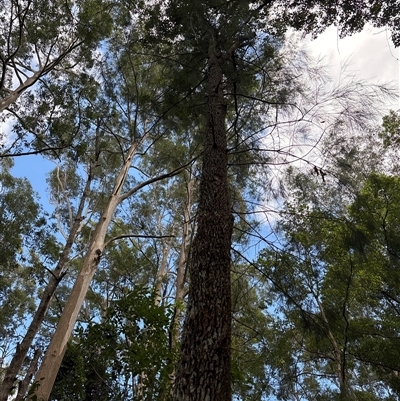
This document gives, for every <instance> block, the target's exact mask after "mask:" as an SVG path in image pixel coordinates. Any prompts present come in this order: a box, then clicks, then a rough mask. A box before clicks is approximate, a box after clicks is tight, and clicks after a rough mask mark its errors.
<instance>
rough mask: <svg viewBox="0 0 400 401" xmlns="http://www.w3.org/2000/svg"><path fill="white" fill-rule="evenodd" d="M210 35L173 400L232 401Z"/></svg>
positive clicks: (223, 201) (217, 100) (223, 197)
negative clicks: (187, 286) (197, 190)
mask: <svg viewBox="0 0 400 401" xmlns="http://www.w3.org/2000/svg"><path fill="white" fill-rule="evenodd" d="M215 40H216V32H211V33H210V38H209V50H208V93H209V94H208V111H207V128H206V133H205V136H206V137H205V149H204V156H203V168H202V175H201V180H200V193H199V206H198V217H197V222H198V226H197V233H196V236H195V239H194V241H193V246H192V253H191V258H190V260H189V266H188V267H189V274H190V289H189V298H188V306H187V313H186V318H185V322H184V325H183V332H182V348H181V358H180V361H179V363H178V367H177V372H176V382H175V391H174V400H175V401H207V400H209V401H214V400H215V401H230V400H231V381H230V358H231V296H230V291H231V288H230V287H231V284H230V247H231V236H232V227H233V217H232V214H231V208H230V202H229V195H228V179H227V163H228V155H227V138H226V128H225V117H226V103H225V99H224V93H223V88H222V87H223V70H222V67H223V65H222V63H223V62H225V61H226V59H225V57H221V56H219V57H218V54H217V49H216V48H215V44H214V43H215Z"/></svg>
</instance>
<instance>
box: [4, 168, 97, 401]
mask: <svg viewBox="0 0 400 401" xmlns="http://www.w3.org/2000/svg"><path fill="white" fill-rule="evenodd" d="M91 181H92V176H91V174H89V176H88V179H87V181H86V185H85V189H84V192H83V195H82V197H81V199H80V201H79V206H78V210H77V212H76V215H75V219H74V221H73V223H72V226H71V229H70V232H69V235H68V238H67V241H66V243H65V246H64V249H63V251H62V253H61V255H60V259H59V260H58V263H57V266H56V267H55V268H54V269H53V271H52V272H51V276H50V278H49V281H48V283H47V285H46V287H45V289H44V291H43V294H42V297H41V299H40V303H39V305H38V307H37V309H36V312H35V314H34V316H33V318H32V321H31V323H30V325H29V327H28V330H27V331H26V334H25V336H24V338H23V339H22V341H21V342H20V344H19V346H18V347H17V349H16V351H15V354H14V356H13V358H12V360H11V362H10V364H9V366H8V368H7V369H6V372H5V375H4V379H3V382H2V383H1V386H0V401H7V399H8V397H9V395H10V394H11V391H12V388H13V387H14V383H15V381H16V380H17V375H18V373H19V372H20V370H21V367H22V364H23V362H24V359H25V357H26V355H27V353H28V351H29V349H30V347H31V345H32V343H33V340H34V338H35V336H36V334H37V333H38V331H39V329H40V327H41V325H42V323H43V320H44V318H45V316H46V314H47V311H48V309H49V306H50V303H51V300H52V299H53V296H54V293H55V291H56V289H57V287H58V284H59V283H60V281H61V279H62V278H63V276H64V274H65V268H66V265H67V263H68V261H69V255H70V253H71V249H72V246H73V244H74V241H75V238H76V235H77V233H78V231H79V228H80V225H81V222H82V214H83V210H84V207H85V202H86V200H87V197H88V195H89V191H90V184H91Z"/></svg>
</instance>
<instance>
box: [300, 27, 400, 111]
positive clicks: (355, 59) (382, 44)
mask: <svg viewBox="0 0 400 401" xmlns="http://www.w3.org/2000/svg"><path fill="white" fill-rule="evenodd" d="M303 43H304V47H305V49H307V50H308V51H309V52H310V53H311V54H312V55H313V56H314V57H319V58H324V60H325V61H326V63H327V65H328V66H329V74H330V75H331V76H332V77H333V78H334V79H335V80H336V79H339V76H340V72H341V69H342V67H343V66H344V65H347V71H348V72H352V73H354V74H356V75H357V77H359V78H361V79H364V80H366V81H369V82H371V83H375V84H376V83H380V84H383V83H389V82H391V83H392V84H395V85H396V86H397V88H398V87H399V49H395V48H394V46H393V44H392V43H391V40H390V33H389V32H388V31H386V30H384V29H376V28H373V27H371V26H366V27H365V28H364V30H363V31H362V32H360V33H358V34H355V35H352V36H349V37H346V38H344V39H339V36H338V31H337V29H336V28H335V27H330V28H328V29H327V30H326V31H325V32H324V33H323V34H321V35H320V36H319V37H318V38H317V39H315V40H311V39H310V38H306V40H305V41H304V42H303ZM388 107H389V108H394V109H397V108H400V104H399V100H395V101H394V102H393V103H392V104H390V105H388Z"/></svg>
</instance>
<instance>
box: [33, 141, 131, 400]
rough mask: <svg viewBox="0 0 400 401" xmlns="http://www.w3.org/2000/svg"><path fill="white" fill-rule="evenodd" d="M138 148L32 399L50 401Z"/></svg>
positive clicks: (67, 307) (123, 171)
mask: <svg viewBox="0 0 400 401" xmlns="http://www.w3.org/2000/svg"><path fill="white" fill-rule="evenodd" d="M137 147H138V144H137V143H136V144H133V145H132V146H131V148H130V149H129V151H128V154H127V157H126V159H125V162H124V164H123V166H122V168H121V171H120V173H119V175H118V177H117V179H116V181H115V186H114V190H113V193H112V194H111V195H110V197H109V199H108V202H107V205H106V207H105V209H104V211H103V213H102V215H101V217H100V220H99V222H98V224H97V226H96V229H95V231H94V233H93V235H92V237H91V240H90V244H89V249H88V251H87V253H86V255H85V258H84V260H83V263H82V269H81V271H80V272H79V274H78V277H77V279H76V281H75V284H74V286H73V288H72V291H71V294H70V296H69V297H68V300H67V303H66V305H65V308H64V310H63V312H62V314H61V318H60V321H59V322H58V325H57V328H56V331H55V333H54V335H53V337H52V339H51V342H50V345H49V347H48V349H47V351H46V353H45V355H44V359H43V362H42V365H41V366H40V369H39V371H38V372H37V374H36V377H35V383H36V384H37V388H36V390H35V392H34V395H33V397H32V399H35V398H34V397H35V396H36V397H37V398H36V399H37V400H40V401H41V400H43V401H47V400H48V399H49V396H50V393H51V390H52V388H53V385H54V381H55V379H56V377H57V373H58V370H59V369H60V365H61V362H62V359H63V357H64V354H65V351H66V349H67V343H68V340H69V338H70V337H71V334H72V330H73V328H74V326H75V322H76V320H77V318H78V314H79V311H80V309H81V306H82V303H83V301H84V299H85V297H86V293H87V291H88V289H89V285H90V282H91V281H92V278H93V276H94V273H95V272H96V270H97V266H98V264H99V262H100V258H101V255H102V253H103V250H104V240H105V237H106V233H107V229H108V226H109V224H110V222H111V219H112V217H113V216H114V212H115V210H116V208H117V206H118V204H119V203H120V201H121V199H122V197H121V192H122V188H123V185H124V182H125V179H126V177H127V174H128V171H129V168H130V166H131V163H132V158H133V156H134V154H135V152H136V149H137Z"/></svg>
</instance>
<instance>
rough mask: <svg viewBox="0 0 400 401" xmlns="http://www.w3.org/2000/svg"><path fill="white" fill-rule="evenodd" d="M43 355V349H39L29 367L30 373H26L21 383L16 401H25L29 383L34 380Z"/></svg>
mask: <svg viewBox="0 0 400 401" xmlns="http://www.w3.org/2000/svg"><path fill="white" fill-rule="evenodd" d="M41 355H42V350H41V349H37V350H36V351H35V353H34V355H33V359H32V361H31V363H30V365H29V368H28V371H27V372H26V375H25V377H24V380H22V381H21V382H20V383H19V388H18V394H17V396H16V397H15V401H21V400H23V399H24V396H25V394H26V392H27V390H28V387H29V383H30V382H31V380H32V377H33V375H34V374H35V372H36V369H37V365H38V362H39V358H40V356H41Z"/></svg>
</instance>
